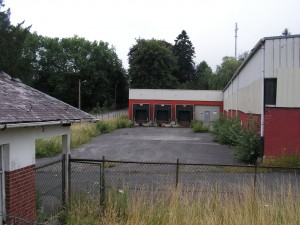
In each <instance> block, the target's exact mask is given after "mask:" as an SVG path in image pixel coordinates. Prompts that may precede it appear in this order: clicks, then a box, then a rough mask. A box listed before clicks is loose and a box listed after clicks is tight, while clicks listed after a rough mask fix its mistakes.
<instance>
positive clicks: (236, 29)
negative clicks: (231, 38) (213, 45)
mask: <svg viewBox="0 0 300 225" xmlns="http://www.w3.org/2000/svg"><path fill="white" fill-rule="evenodd" d="M237 31H238V27H237V23H235V51H234V55H235V59H237V37H238V36H237Z"/></svg>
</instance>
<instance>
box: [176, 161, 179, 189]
mask: <svg viewBox="0 0 300 225" xmlns="http://www.w3.org/2000/svg"><path fill="white" fill-rule="evenodd" d="M178 176H179V159H177V162H176V188H177V186H178Z"/></svg>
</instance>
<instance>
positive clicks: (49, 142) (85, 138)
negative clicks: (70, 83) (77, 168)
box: [36, 115, 133, 157]
mask: <svg viewBox="0 0 300 225" xmlns="http://www.w3.org/2000/svg"><path fill="white" fill-rule="evenodd" d="M132 125H133V123H132V122H131V121H130V120H128V118H127V115H122V116H120V117H118V118H113V119H107V120H102V121H98V122H97V123H76V124H72V126H71V144H70V145H71V148H74V147H77V146H79V145H82V144H85V143H88V142H89V141H90V140H91V138H92V137H95V136H98V135H100V134H104V133H108V132H111V131H113V130H115V129H119V128H126V127H131V126H132ZM61 143H62V141H61V136H55V137H51V138H44V139H38V140H36V156H37V157H50V156H55V155H57V154H59V153H61V148H62V147H61Z"/></svg>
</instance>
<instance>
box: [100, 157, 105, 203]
mask: <svg viewBox="0 0 300 225" xmlns="http://www.w3.org/2000/svg"><path fill="white" fill-rule="evenodd" d="M100 176H101V187H100V190H101V194H100V205H101V206H103V207H104V202H105V157H104V156H103V157H102V170H101V175H100Z"/></svg>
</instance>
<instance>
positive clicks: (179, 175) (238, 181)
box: [70, 159, 300, 196]
mask: <svg viewBox="0 0 300 225" xmlns="http://www.w3.org/2000/svg"><path fill="white" fill-rule="evenodd" d="M71 165H72V169H71V170H72V176H71V177H72V178H71V182H70V183H71V187H72V190H71V192H74V191H84V192H85V193H94V194H97V195H99V196H100V195H101V194H103V193H101V192H103V191H104V192H105V190H107V189H111V188H113V189H126V190H141V189H142V190H160V191H167V190H168V189H169V188H170V187H177V186H180V188H181V189H182V190H189V189H190V190H193V191H195V190H196V191H205V192H207V191H216V190H217V191H219V192H226V193H235V192H242V191H241V189H242V187H245V186H248V187H252V189H253V191H254V192H256V193H258V194H263V193H264V192H263V190H266V189H268V191H269V192H274V193H275V192H276V193H278V191H281V192H280V193H284V189H286V190H289V191H290V192H291V191H292V193H294V194H298V195H299V190H300V184H299V182H300V169H297V168H274V167H255V166H240V165H205V164H185V163H179V161H177V162H174V163H159V162H128V161H110V160H83V159H71ZM279 189H281V190H279ZM282 189H283V190H282ZM282 191H283V192H282Z"/></svg>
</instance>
